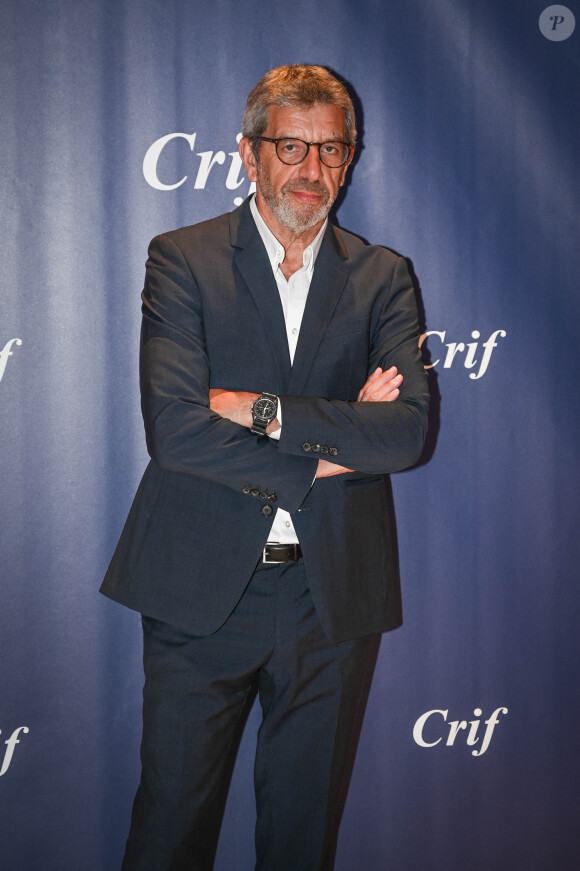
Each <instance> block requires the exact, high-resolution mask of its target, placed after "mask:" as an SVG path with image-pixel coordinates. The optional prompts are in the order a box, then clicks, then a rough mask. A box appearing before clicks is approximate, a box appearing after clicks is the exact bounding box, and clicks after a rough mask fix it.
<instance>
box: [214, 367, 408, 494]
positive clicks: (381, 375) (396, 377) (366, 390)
mask: <svg viewBox="0 0 580 871" xmlns="http://www.w3.org/2000/svg"><path fill="white" fill-rule="evenodd" d="M402 383H403V376H402V375H401V374H399V372H398V371H397V369H396V368H395V366H391V368H390V369H386V370H385V371H383V370H382V369H380V368H377V369H375V371H374V372H373V373H372V374H371V375H369V377H368V378H367V380H366V381H365V383H364V384H363V386H362V387H361V389H360V390H359V393H358V396H357V402H393V401H394V400H395V399H397V397H398V396H399V392H400V391H399V388H400V386H401V384H402ZM258 396H259V394H258V393H247V392H242V391H233V390H221V389H219V388H213V389H212V390H210V391H209V400H210V408H211V410H212V411H215V412H216V414H219V415H220V417H225V418H227V419H228V420H231V421H233V422H234V423H238V424H240V426H245V427H247V428H248V429H249V428H250V427H251V425H252V403H253V402H254V400H255V399H257V398H258ZM279 428H280V424H279V422H278V421H277V420H273V421H272V423H270V424H269V426H268V428H267V430H266V433H267V434H268V435H270V434H271V433H273V432H275V431H276V430H278V429H279ZM351 471H352V469H347V468H346V467H345V466H340V465H338V464H337V463H331V462H329V461H328V460H322V459H321V460H318V468H317V470H316V477H317V478H328V477H330V476H332V475H341V474H342V473H343V472H351Z"/></svg>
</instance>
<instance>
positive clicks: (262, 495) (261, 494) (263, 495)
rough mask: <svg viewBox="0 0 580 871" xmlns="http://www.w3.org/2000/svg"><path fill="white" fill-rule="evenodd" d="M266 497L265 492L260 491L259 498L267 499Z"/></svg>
mask: <svg viewBox="0 0 580 871" xmlns="http://www.w3.org/2000/svg"><path fill="white" fill-rule="evenodd" d="M267 498H268V494H267V493H260V499H267Z"/></svg>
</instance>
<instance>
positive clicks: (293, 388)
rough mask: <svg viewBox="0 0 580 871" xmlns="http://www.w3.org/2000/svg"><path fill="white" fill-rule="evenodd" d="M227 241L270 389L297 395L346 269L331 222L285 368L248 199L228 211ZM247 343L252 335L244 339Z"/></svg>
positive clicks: (284, 346)
mask: <svg viewBox="0 0 580 871" xmlns="http://www.w3.org/2000/svg"><path fill="white" fill-rule="evenodd" d="M230 241H231V244H232V245H233V247H234V248H236V249H237V250H236V253H235V256H234V262H235V265H236V267H237V268H238V270H239V273H240V275H241V277H242V279H243V281H244V284H245V285H246V287H247V289H248V292H249V293H250V295H251V296H252V299H253V300H254V303H255V305H256V308H257V309H258V312H259V314H260V318H261V320H262V325H263V331H262V334H261V335H257V336H256V337H255V341H256V342H262V341H263V339H264V338H266V339H267V341H268V343H269V345H270V350H271V353H272V358H273V359H274V361H275V365H276V375H277V384H278V385H279V386H277V387H275V388H274V387H273V388H272V389H276V390H277V391H278V392H286V393H288V394H289V395H294V396H299V395H300V394H301V393H302V391H303V390H304V387H305V385H306V382H307V380H308V375H309V373H310V370H311V368H312V364H313V362H314V359H315V357H316V354H317V352H318V348H319V346H320V342H321V341H322V338H323V336H324V333H325V331H326V328H327V326H328V323H329V321H330V319H331V317H332V314H333V312H334V310H335V308H336V304H337V302H338V300H339V299H340V296H341V294H342V291H343V290H344V287H345V284H346V282H347V279H348V275H349V271H350V270H349V267H348V265H347V259H348V254H347V251H346V248H345V246H344V244H343V242H342V240H341V239H340V237H339V236H338V234H337V233H336V231H335V229H334V227H333V226H332V224H329V225H328V227H327V229H326V233H325V234H324V239H323V241H322V245H321V246H320V251H319V252H318V257H317V258H316V264H315V267H314V275H313V276H312V283H311V285H310V290H309V291H308V299H307V301H306V308H305V310H304V317H303V319H302V325H301V327H300V336H299V338H298V345H297V347H296V353H295V355H294V364H293V365H292V366H291V364H290V353H289V351H288V337H287V335H286V324H285V323H284V312H283V311H282V303H281V302H280V294H279V293H278V286H277V284H276V279H275V278H274V276H273V274H272V267H271V266H270V261H269V260H268V255H267V254H266V249H265V248H264V244H263V242H262V239H261V238H260V234H259V233H258V229H257V227H256V224H255V222H254V219H253V217H252V213H251V212H250V207H249V203H248V200H246V201H245V202H244V203H243V204H242V205H241V206H240V207H239V208H238V209H235V211H233V212H232V213H231V216H230ZM252 340H254V337H250V341H252Z"/></svg>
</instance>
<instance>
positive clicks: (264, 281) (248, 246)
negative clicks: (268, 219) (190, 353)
mask: <svg viewBox="0 0 580 871" xmlns="http://www.w3.org/2000/svg"><path fill="white" fill-rule="evenodd" d="M230 239H231V243H232V245H233V246H234V248H236V249H237V250H236V253H235V255H234V263H235V265H236V267H237V269H238V270H239V273H240V275H241V277H242V279H243V281H244V284H245V285H246V287H247V289H248V292H249V293H250V295H251V297H252V299H253V300H254V303H255V305H256V308H257V309H258V312H259V314H260V318H261V320H262V331H261V333H260V334H258V335H255V336H249V337H248V338H249V342H250V346H251V344H252V342H256V343H260V344H261V343H263V341H264V340H267V342H268V343H269V346H270V350H271V353H272V357H273V359H274V363H275V366H276V376H277V377H276V385H277V386H276V385H274V384H272V385H271V388H270V389H273V390H277V391H278V392H283V391H284V390H286V385H287V384H288V379H289V377H290V370H291V364H290V352H289V351H288V338H287V336H286V325H285V323H284V312H283V311H282V303H281V302H280V294H279V293H278V286H277V284H276V279H275V278H274V275H273V274H272V267H271V266H270V261H269V260H268V255H267V253H266V249H265V248H264V243H263V242H262V239H261V238H260V234H259V233H258V229H257V227H256V224H255V222H254V219H253V217H252V213H251V212H250V208H249V205H248V201H247V200H246V202H245V203H243V204H242V206H241V207H240V208H239V209H236V210H235V211H234V212H232V214H231V217H230ZM264 389H266V388H264Z"/></svg>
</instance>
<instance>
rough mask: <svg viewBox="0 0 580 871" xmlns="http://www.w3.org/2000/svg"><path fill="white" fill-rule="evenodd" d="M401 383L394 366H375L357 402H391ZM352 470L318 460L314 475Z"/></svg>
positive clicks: (319, 475) (319, 476) (342, 472)
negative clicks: (384, 369) (382, 367)
mask: <svg viewBox="0 0 580 871" xmlns="http://www.w3.org/2000/svg"><path fill="white" fill-rule="evenodd" d="M402 383H403V376H402V375H400V374H399V373H398V372H397V369H396V367H395V366H391V368H390V369H387V370H386V371H385V372H383V370H382V369H381V368H379V367H377V368H376V369H375V371H374V372H373V373H372V374H371V375H369V377H368V378H367V380H366V381H365V383H364V384H363V386H362V387H361V389H360V390H359V393H358V397H357V402H393V401H394V400H395V399H397V397H398V396H399V392H400V391H399V388H400V386H401V384H402ZM353 471H354V469H347V468H346V467H345V466H339V465H338V464H337V463H330V462H329V461H328V460H319V461H318V468H317V470H316V477H317V478H330V477H331V476H332V475H343V474H344V473H345V472H353Z"/></svg>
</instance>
